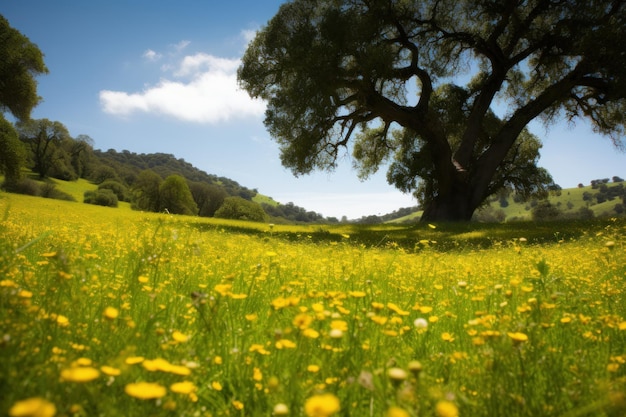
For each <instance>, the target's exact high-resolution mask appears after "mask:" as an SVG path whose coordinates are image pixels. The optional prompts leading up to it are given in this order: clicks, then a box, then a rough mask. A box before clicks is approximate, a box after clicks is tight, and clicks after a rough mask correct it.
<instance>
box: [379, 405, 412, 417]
mask: <svg viewBox="0 0 626 417" xmlns="http://www.w3.org/2000/svg"><path fill="white" fill-rule="evenodd" d="M410 416H411V415H410V414H409V413H408V411H406V410H405V409H404V408H400V407H396V406H395V405H394V406H391V407H389V409H388V410H387V412H386V413H385V417H410Z"/></svg>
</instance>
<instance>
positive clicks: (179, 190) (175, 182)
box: [159, 175, 198, 216]
mask: <svg viewBox="0 0 626 417" xmlns="http://www.w3.org/2000/svg"><path fill="white" fill-rule="evenodd" d="M159 199H160V210H161V211H165V210H167V211H168V212H170V213H172V214H187V215H190V216H195V215H196V214H198V206H197V205H196V202H195V201H194V200H193V196H192V195H191V191H190V190H189V185H188V184H187V180H185V178H184V177H182V176H180V175H170V176H169V177H167V178H166V179H165V181H163V182H162V183H161V185H160V186H159Z"/></svg>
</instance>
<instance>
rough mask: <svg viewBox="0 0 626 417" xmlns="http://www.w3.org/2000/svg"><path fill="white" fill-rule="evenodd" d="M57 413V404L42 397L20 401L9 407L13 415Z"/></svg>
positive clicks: (47, 416) (30, 416)
mask: <svg viewBox="0 0 626 417" xmlns="http://www.w3.org/2000/svg"><path fill="white" fill-rule="evenodd" d="M56 413H57V408H56V406H55V405H54V404H52V403H51V402H50V401H48V400H46V399H43V398H41V397H32V398H27V399H25V400H22V401H18V402H16V403H15V404H13V406H12V407H11V408H10V409H9V416H11V417H53V416H54V415H55V414H56Z"/></svg>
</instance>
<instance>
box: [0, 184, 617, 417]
mask: <svg viewBox="0 0 626 417" xmlns="http://www.w3.org/2000/svg"><path fill="white" fill-rule="evenodd" d="M0 219H1V223H0V392H1V393H2V395H0V415H13V416H18V415H20V416H22V415H23V416H52V415H57V416H119V415H124V416H160V415H163V416H270V415H272V414H273V415H290V416H330V415H343V416H384V415H386V416H393V417H402V416H440V417H448V416H455V415H459V416H472V417H473V416H561V417H574V416H623V415H625V414H626V396H625V394H624V393H625V392H626V295H625V294H626V293H625V290H626V288H625V287H626V284H625V282H626V281H625V280H626V262H624V259H626V256H625V255H626V247H625V243H626V242H625V240H624V234H625V232H626V223H625V222H624V220H623V219H613V220H611V219H608V220H596V221H594V222H587V223H555V224H540V225H534V224H531V223H515V224H510V225H499V226H494V225H476V224H474V225H421V224H420V225H417V226H415V225H414V226H399V225H381V226H377V227H358V226H355V225H334V226H326V225H323V226H320V225H316V226H287V225H275V226H271V225H268V224H259V223H245V222H234V221H217V220H215V219H203V218H197V217H183V216H169V215H164V214H154V213H140V212H133V211H130V210H126V209H110V208H104V207H99V206H91V205H86V204H80V203H72V202H65V201H57V200H48V199H41V198H33V197H26V196H18V195H8V194H4V193H2V194H0Z"/></svg>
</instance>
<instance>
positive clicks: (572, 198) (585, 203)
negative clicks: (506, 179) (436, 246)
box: [389, 183, 622, 223]
mask: <svg viewBox="0 0 626 417" xmlns="http://www.w3.org/2000/svg"><path fill="white" fill-rule="evenodd" d="M620 184H621V183H617V184H616V183H610V184H606V185H607V188H609V189H610V188H613V187H620V186H621V185H620ZM599 192H600V190H599V189H598V188H593V187H592V186H590V185H588V186H585V187H577V188H567V189H564V190H561V191H560V192H559V193H557V194H551V195H550V196H549V197H548V199H547V200H548V201H549V202H550V204H552V205H553V206H555V207H557V208H558V209H559V210H560V211H561V212H562V213H563V215H564V217H577V215H578V213H579V211H580V210H581V209H582V208H588V209H590V210H591V211H592V212H593V214H594V216H595V217H611V216H619V215H620V213H617V212H616V211H615V205H616V204H621V203H622V201H621V199H620V198H615V199H613V200H607V201H603V202H601V203H598V202H597V198H595V197H593V196H594V195H596V194H597V193H599ZM585 193H587V194H590V195H591V196H592V198H591V199H590V200H585V199H584V196H585ZM535 204H537V201H534V202H533V201H526V202H519V203H516V202H515V201H514V199H513V197H512V196H509V197H507V198H506V203H505V205H504V206H503V205H501V204H500V202H499V201H497V200H496V201H492V202H490V203H489V204H488V205H487V206H488V208H487V209H489V210H496V211H499V210H501V211H502V212H503V214H504V217H505V220H504V221H505V222H511V221H520V220H522V221H528V220H531V219H532V208H533V206H534V205H535ZM479 212H480V210H479ZM421 215H422V212H421V211H418V212H415V213H412V214H410V215H408V216H404V217H401V218H398V219H395V220H393V221H391V222H389V223H405V222H413V221H418V220H419V218H420V216H421Z"/></svg>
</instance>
